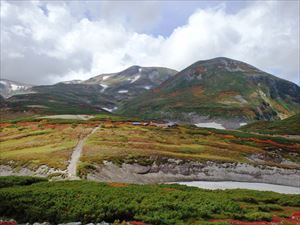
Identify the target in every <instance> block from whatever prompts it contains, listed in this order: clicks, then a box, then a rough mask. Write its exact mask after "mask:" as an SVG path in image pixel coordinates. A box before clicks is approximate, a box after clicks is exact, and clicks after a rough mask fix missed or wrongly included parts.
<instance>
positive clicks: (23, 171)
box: [0, 165, 67, 179]
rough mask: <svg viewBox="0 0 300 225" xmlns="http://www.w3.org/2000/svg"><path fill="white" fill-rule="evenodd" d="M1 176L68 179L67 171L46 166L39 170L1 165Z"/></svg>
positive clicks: (40, 167)
mask: <svg viewBox="0 0 300 225" xmlns="http://www.w3.org/2000/svg"><path fill="white" fill-rule="evenodd" d="M0 176H37V177H51V178H55V177H56V178H59V179H64V178H66V177H67V171H66V170H60V169H54V168H50V167H48V166H46V165H41V166H39V167H38V168H37V169H32V168H27V167H18V168H14V167H12V166H10V165H0Z"/></svg>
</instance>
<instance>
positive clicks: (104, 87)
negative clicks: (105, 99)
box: [99, 84, 108, 92]
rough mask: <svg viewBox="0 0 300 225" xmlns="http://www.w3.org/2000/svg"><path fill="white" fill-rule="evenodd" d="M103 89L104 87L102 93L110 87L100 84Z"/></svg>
mask: <svg viewBox="0 0 300 225" xmlns="http://www.w3.org/2000/svg"><path fill="white" fill-rule="evenodd" d="M99 85H100V86H101V87H103V89H102V90H101V92H104V91H105V89H106V88H108V85H106V84H99Z"/></svg>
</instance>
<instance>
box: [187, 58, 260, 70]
mask: <svg viewBox="0 0 300 225" xmlns="http://www.w3.org/2000/svg"><path fill="white" fill-rule="evenodd" d="M190 67H192V68H193V67H194V68H195V67H204V68H207V69H209V70H212V69H214V70H216V71H218V72H220V71H227V72H245V73H264V72H263V71H261V70H259V69H258V68H256V67H254V66H252V65H250V64H247V63H245V62H242V61H238V60H235V59H231V58H227V57H217V58H212V59H208V60H200V61H197V62H196V63H194V64H192V65H191V66H190ZM188 68H189V67H188Z"/></svg>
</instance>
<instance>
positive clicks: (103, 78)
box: [102, 75, 110, 80]
mask: <svg viewBox="0 0 300 225" xmlns="http://www.w3.org/2000/svg"><path fill="white" fill-rule="evenodd" d="M109 77H110V75H106V76H103V77H102V80H106V79H107V78H109Z"/></svg>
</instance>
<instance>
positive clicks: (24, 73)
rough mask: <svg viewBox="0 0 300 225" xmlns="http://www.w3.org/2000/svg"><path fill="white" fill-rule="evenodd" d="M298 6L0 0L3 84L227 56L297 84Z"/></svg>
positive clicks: (176, 66) (175, 65)
mask: <svg viewBox="0 0 300 225" xmlns="http://www.w3.org/2000/svg"><path fill="white" fill-rule="evenodd" d="M299 4H300V3H299V1H297V0H293V1H286V0H285V1H96V0H93V1H84V0H83V1H53V0H52V1H24V0H23V1H21V0H20V1H12V0H9V1H8V0H1V13H0V19H1V42H0V43H1V78H6V79H10V80H15V81H20V82H25V83H30V84H53V83H56V82H60V81H66V80H73V79H80V80H85V79H88V78H90V77H93V76H96V75H99V74H102V73H112V72H118V71H121V70H123V69H126V68H127V67H129V66H132V65H140V66H164V67H169V68H172V69H176V70H179V71H180V70H182V69H184V68H186V67H187V66H189V65H191V64H192V63H194V62H196V61H198V60H205V59H210V58H215V57H229V58H232V59H236V60H240V61H244V62H246V63H249V64H251V65H253V66H256V67H258V68H259V69H261V70H264V71H266V72H269V73H271V74H274V75H276V76H278V77H281V78H283V79H286V80H289V81H292V82H294V83H297V84H298V85H300V84H299V70H300V69H299V67H300V65H299V63H300V62H299V61H300V58H299V52H300V48H299V42H300V40H299V26H300V25H299V21H300V18H299V14H300V12H299V8H300V6H299Z"/></svg>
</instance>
